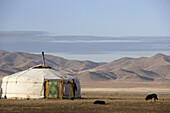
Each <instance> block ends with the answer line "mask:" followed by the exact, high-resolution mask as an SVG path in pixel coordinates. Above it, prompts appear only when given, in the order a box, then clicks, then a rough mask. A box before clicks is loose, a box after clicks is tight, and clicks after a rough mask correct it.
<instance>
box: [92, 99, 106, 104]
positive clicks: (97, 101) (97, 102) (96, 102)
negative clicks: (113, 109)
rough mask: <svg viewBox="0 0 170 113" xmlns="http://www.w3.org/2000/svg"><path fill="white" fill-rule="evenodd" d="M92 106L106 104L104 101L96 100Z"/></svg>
mask: <svg viewBox="0 0 170 113" xmlns="http://www.w3.org/2000/svg"><path fill="white" fill-rule="evenodd" d="M94 104H106V103H105V101H100V100H96V101H94Z"/></svg>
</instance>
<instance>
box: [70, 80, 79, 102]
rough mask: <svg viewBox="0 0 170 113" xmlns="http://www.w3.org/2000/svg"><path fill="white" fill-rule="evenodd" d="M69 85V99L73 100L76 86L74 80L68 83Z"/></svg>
mask: <svg viewBox="0 0 170 113" xmlns="http://www.w3.org/2000/svg"><path fill="white" fill-rule="evenodd" d="M68 83H69V99H71V100H74V98H75V91H77V85H76V83H75V82H74V79H72V80H71V81H68Z"/></svg>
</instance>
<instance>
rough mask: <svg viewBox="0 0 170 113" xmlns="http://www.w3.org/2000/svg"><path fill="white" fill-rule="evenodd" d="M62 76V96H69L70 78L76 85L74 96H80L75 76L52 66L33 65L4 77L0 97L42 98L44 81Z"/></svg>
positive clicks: (43, 95)
mask: <svg viewBox="0 0 170 113" xmlns="http://www.w3.org/2000/svg"><path fill="white" fill-rule="evenodd" d="M62 78H63V98H68V97H69V84H68V81H69V80H72V79H74V81H75V83H76V85H77V91H76V92H75V98H80V96H81V94H80V93H81V91H80V90H81V89H80V83H79V80H78V79H77V78H76V77H73V76H69V75H67V74H65V73H62V72H59V71H56V70H55V69H52V68H35V67H33V68H30V69H28V70H25V71H21V72H18V73H15V74H12V75H9V76H6V77H4V78H3V80H2V86H1V98H44V97H45V94H44V93H45V91H44V90H45V88H44V86H45V85H44V83H45V81H47V80H59V81H60V80H61V79H62Z"/></svg>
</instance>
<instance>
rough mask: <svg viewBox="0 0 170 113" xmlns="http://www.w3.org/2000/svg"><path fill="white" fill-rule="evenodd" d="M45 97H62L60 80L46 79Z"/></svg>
mask: <svg viewBox="0 0 170 113" xmlns="http://www.w3.org/2000/svg"><path fill="white" fill-rule="evenodd" d="M45 97H46V98H62V97H61V81H54V80H48V81H46V83H45Z"/></svg>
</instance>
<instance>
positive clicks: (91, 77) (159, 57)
mask: <svg viewBox="0 0 170 113" xmlns="http://www.w3.org/2000/svg"><path fill="white" fill-rule="evenodd" d="M45 59H46V65H49V66H51V67H53V68H55V69H57V70H59V71H61V72H65V73H67V74H70V75H72V76H76V77H78V78H79V79H80V81H81V82H99V81H124V80H126V81H141V82H142V81H167V80H170V56H167V55H164V54H160V53H158V54H156V55H154V56H152V57H140V58H127V57H126V58H121V59H118V60H115V61H112V62H109V63H96V62H92V61H78V60H67V59H64V58H61V57H56V56H52V55H45ZM38 64H42V58H41V55H40V54H30V53H24V52H7V51H3V50H1V51H0V76H1V77H3V76H6V75H9V74H13V73H15V72H19V71H21V70H25V69H28V68H30V67H32V66H35V65H38Z"/></svg>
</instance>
